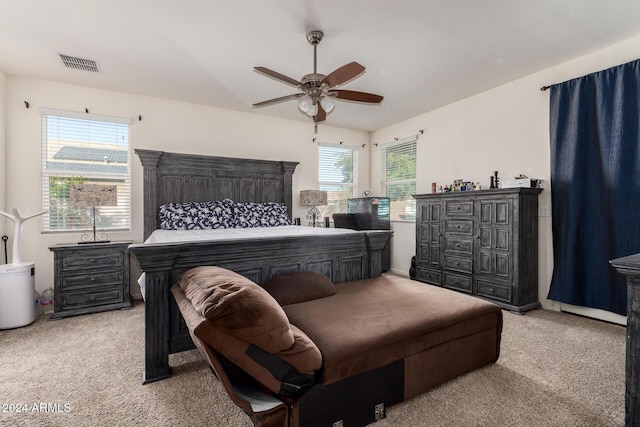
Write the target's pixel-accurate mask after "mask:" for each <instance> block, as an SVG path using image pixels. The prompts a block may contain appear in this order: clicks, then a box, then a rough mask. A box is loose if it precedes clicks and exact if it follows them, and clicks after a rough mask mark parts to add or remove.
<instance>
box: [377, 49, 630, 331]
mask: <svg viewBox="0 0 640 427" xmlns="http://www.w3.org/2000/svg"><path fill="white" fill-rule="evenodd" d="M639 57H640V37H636V38H633V39H631V40H627V41H625V42H622V43H619V44H616V45H614V46H611V47H609V48H606V49H603V50H600V51H597V52H594V53H591V54H589V55H586V56H583V57H580V58H577V59H575V60H572V61H570V62H567V63H563V64H560V65H558V66H555V67H553V68H550V69H547V70H544V71H541V72H539V73H536V74H533V75H530V76H527V77H524V78H522V79H519V80H517V81H514V82H511V83H508V84H505V85H503V86H500V87H497V88H495V89H492V90H489V91H486V92H484V93H480V94H478V95H475V96H473V97H470V98H467V99H464V100H462V101H459V102H456V103H454V104H451V105H448V106H446V107H443V108H440V109H438V110H434V111H431V112H428V113H425V114H423V115H420V116H417V117H414V118H411V119H409V120H405V121H403V122H400V123H396V124H394V125H392V126H389V127H386V128H383V129H380V130H378V131H376V132H373V133H372V136H371V142H372V143H378V144H380V143H385V142H389V141H392V140H393V138H394V137H399V138H402V137H405V136H408V135H415V134H417V133H418V132H419V130H421V129H422V130H423V131H424V134H422V135H420V136H419V138H418V145H417V156H418V172H417V181H418V183H417V191H418V193H430V192H431V183H432V182H437V183H438V185H441V184H442V185H447V184H450V183H451V182H452V181H453V180H455V179H464V180H467V181H479V182H480V183H481V184H482V186H483V188H488V185H489V179H490V178H489V177H490V176H491V175H492V173H493V171H495V170H497V171H499V176H500V177H502V178H503V179H504V178H510V177H514V176H516V175H519V174H521V173H522V174H525V175H527V176H529V177H534V178H542V179H544V180H545V190H544V191H543V192H542V193H541V195H540V198H539V204H540V208H541V212H540V213H541V214H542V215H541V216H540V217H539V236H540V237H539V248H540V252H539V253H540V257H539V299H540V301H541V303H542V304H543V306H544V307H546V308H552V309H559V308H560V305H559V304H558V303H554V302H553V301H550V300H547V294H548V292H549V284H550V282H551V276H552V273H553V246H552V244H553V242H552V234H551V217H550V216H548V215H549V214H548V213H545V212H544V211H546V212H548V211H550V207H551V188H550V185H549V176H550V154H549V150H550V148H549V92H548V91H546V92H541V91H540V88H541V87H542V86H545V85H549V84H553V83H559V82H562V81H565V80H569V79H571V78H575V77H579V76H582V75H585V74H589V73H592V72H595V71H599V70H602V69H606V68H609V67H612V66H615V65H618V64H623V63H625V62H629V61H632V60H635V59H637V58H639ZM425 96H428V94H425ZM370 186H371V188H372V189H373V191H374V192H376V191H379V189H380V150H379V149H378V148H376V147H373V148H372V151H371V185H370ZM392 228H393V230H394V237H393V241H392V245H393V246H392V251H393V259H392V266H391V267H392V270H393V271H397V272H398V273H401V274H407V272H408V270H409V266H410V260H411V257H412V256H413V255H415V223H413V222H410V223H402V222H395V223H393V225H392ZM566 308H567V307H565V306H563V307H562V309H566ZM597 311H598V312H600V311H599V310H597ZM584 314H587V313H584ZM592 314H593V315H596V316H601V317H603V318H606V320H610V321H617V322H620V321H623V320H622V319H621V316H617V315H612V316H609V313H606V312H601V313H592Z"/></svg>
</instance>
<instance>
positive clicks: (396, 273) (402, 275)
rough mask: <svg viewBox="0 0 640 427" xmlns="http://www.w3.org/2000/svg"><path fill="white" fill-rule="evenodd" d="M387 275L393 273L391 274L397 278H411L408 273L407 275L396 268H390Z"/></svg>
mask: <svg viewBox="0 0 640 427" xmlns="http://www.w3.org/2000/svg"><path fill="white" fill-rule="evenodd" d="M387 273H391V274H393V275H395V276H401V277H407V278H408V277H409V275H408V274H407V273H405V272H404V271H402V270H397V269H395V268H390V269H389V271H387Z"/></svg>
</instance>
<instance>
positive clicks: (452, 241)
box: [444, 236, 473, 256]
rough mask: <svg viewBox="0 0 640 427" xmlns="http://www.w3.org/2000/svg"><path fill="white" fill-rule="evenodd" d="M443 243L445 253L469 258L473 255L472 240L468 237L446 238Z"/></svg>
mask: <svg viewBox="0 0 640 427" xmlns="http://www.w3.org/2000/svg"><path fill="white" fill-rule="evenodd" d="M444 242H445V243H444V251H445V252H457V253H461V254H465V255H469V256H471V255H472V254H473V239H472V238H471V237H470V236H469V237H467V236H447V237H446V239H445V241H444Z"/></svg>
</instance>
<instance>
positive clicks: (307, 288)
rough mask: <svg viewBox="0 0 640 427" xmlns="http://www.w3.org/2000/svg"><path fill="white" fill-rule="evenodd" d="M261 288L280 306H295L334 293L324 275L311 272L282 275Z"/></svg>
mask: <svg viewBox="0 0 640 427" xmlns="http://www.w3.org/2000/svg"><path fill="white" fill-rule="evenodd" d="M263 288H265V289H266V290H267V292H269V293H270V294H271V296H272V297H273V298H274V299H275V300H276V301H278V303H279V304H280V305H289V304H297V303H299V302H304V301H311V300H314V299H318V298H324V297H329V296H331V295H333V294H335V293H336V287H335V285H334V284H333V283H332V282H331V280H329V279H328V278H327V277H326V276H325V275H323V274H320V273H316V272H313V271H297V272H292V273H284V274H281V275H279V276H276V277H273V278H272V279H271V280H269V281H267V282H266V283H265V284H264V285H263Z"/></svg>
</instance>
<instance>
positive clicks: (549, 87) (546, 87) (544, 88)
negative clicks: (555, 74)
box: [540, 86, 551, 92]
mask: <svg viewBox="0 0 640 427" xmlns="http://www.w3.org/2000/svg"><path fill="white" fill-rule="evenodd" d="M547 89H551V86H542V87H541V88H540V91H541V92H544V91H545V90H547Z"/></svg>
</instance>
